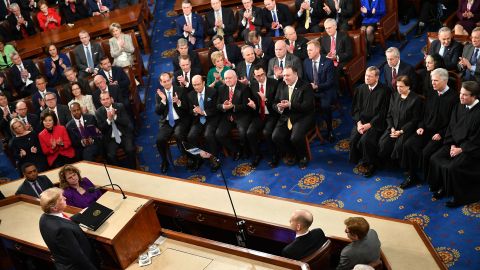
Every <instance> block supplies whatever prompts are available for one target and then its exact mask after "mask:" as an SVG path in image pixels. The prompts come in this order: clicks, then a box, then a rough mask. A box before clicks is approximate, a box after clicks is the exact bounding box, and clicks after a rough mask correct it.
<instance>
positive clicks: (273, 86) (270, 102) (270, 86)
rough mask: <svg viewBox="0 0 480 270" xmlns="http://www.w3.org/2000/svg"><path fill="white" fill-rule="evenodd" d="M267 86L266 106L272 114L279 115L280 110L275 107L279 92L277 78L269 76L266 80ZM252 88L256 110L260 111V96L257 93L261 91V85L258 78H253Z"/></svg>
mask: <svg viewBox="0 0 480 270" xmlns="http://www.w3.org/2000/svg"><path fill="white" fill-rule="evenodd" d="M266 83H267V87H266V88H265V89H264V91H265V107H267V109H268V113H269V114H270V115H274V116H276V117H278V112H277V111H276V110H275V109H274V108H273V107H274V106H275V107H276V106H277V104H276V103H275V95H276V94H277V87H278V81H277V80H275V79H271V78H267V80H266ZM250 89H251V91H252V94H251V95H252V100H253V101H254V102H255V105H256V111H257V112H258V113H260V96H259V95H258V94H257V93H258V92H260V85H259V83H258V81H257V80H252V82H251V84H250Z"/></svg>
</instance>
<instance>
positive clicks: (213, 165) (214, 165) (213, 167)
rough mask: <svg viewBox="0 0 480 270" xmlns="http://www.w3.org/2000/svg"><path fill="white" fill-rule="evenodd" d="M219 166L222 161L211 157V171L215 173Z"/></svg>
mask: <svg viewBox="0 0 480 270" xmlns="http://www.w3.org/2000/svg"><path fill="white" fill-rule="evenodd" d="M219 168H220V162H218V160H217V159H215V158H210V171H211V172H213V173H214V172H217V171H218V169H219Z"/></svg>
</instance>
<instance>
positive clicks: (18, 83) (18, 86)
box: [9, 59, 40, 94]
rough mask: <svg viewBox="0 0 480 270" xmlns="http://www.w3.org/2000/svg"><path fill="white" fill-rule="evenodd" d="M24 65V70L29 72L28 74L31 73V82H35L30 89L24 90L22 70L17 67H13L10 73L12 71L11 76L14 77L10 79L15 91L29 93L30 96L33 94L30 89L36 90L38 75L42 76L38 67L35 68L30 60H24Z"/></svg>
mask: <svg viewBox="0 0 480 270" xmlns="http://www.w3.org/2000/svg"><path fill="white" fill-rule="evenodd" d="M22 63H23V68H25V69H26V70H28V72H29V73H30V80H31V81H33V83H32V84H30V85H29V86H28V89H24V88H25V83H24V82H23V81H22V77H21V75H20V70H19V69H18V67H17V66H16V65H13V66H12V67H11V68H10V71H11V72H10V74H11V75H12V77H11V78H9V79H10V81H11V82H12V86H13V88H14V89H15V90H17V91H20V92H28V94H33V93H32V92H30V89H33V88H35V78H36V77H37V76H38V75H40V71H38V68H37V66H35V64H34V63H33V61H32V60H30V59H25V60H22Z"/></svg>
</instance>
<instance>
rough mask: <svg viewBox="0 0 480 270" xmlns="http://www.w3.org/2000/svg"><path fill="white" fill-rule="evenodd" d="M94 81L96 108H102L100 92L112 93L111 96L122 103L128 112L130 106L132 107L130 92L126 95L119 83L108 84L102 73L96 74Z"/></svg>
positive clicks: (94, 102)
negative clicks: (129, 99)
mask: <svg viewBox="0 0 480 270" xmlns="http://www.w3.org/2000/svg"><path fill="white" fill-rule="evenodd" d="M93 82H94V84H95V86H96V88H95V90H93V97H92V99H93V104H94V105H95V107H96V108H100V107H101V106H102V102H101V99H100V94H101V93H103V92H108V93H110V97H111V98H112V99H113V101H114V102H115V103H117V102H118V103H122V104H123V106H125V109H126V110H127V112H128V108H130V103H129V101H128V92H127V95H125V94H124V93H123V92H122V90H121V89H120V88H119V87H118V86H117V85H108V84H107V80H106V79H105V78H104V77H103V76H102V75H96V76H95V78H93ZM125 96H127V97H125ZM127 105H128V106H127Z"/></svg>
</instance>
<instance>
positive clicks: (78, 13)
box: [58, 1, 88, 23]
mask: <svg viewBox="0 0 480 270" xmlns="http://www.w3.org/2000/svg"><path fill="white" fill-rule="evenodd" d="M58 7H59V9H60V16H61V17H62V23H74V22H75V21H78V20H80V19H83V18H87V17H88V8H87V7H86V6H85V5H84V4H83V1H77V2H75V13H73V12H72V10H71V8H70V5H66V4H65V1H58Z"/></svg>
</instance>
